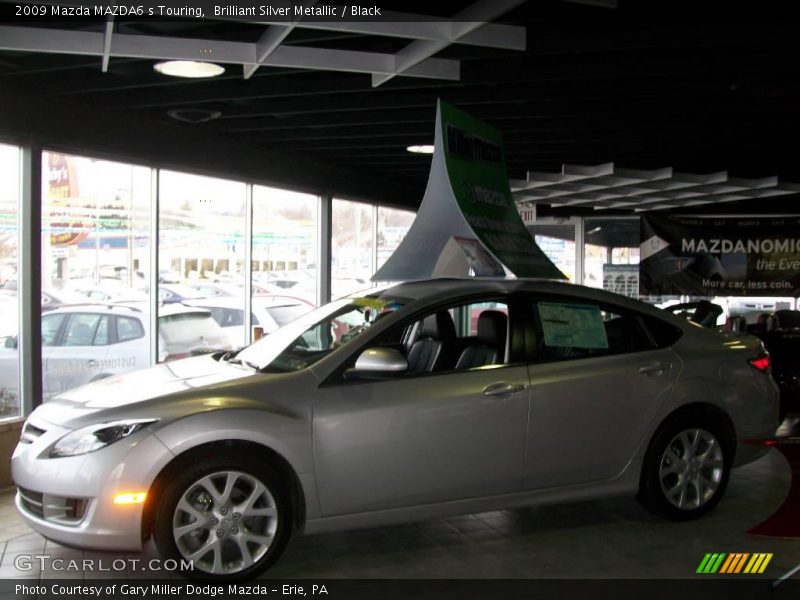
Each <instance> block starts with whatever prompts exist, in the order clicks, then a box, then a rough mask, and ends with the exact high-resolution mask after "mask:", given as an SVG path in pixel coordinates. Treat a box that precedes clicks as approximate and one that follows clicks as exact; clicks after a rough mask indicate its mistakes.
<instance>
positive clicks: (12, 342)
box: [5, 335, 17, 348]
mask: <svg viewBox="0 0 800 600" xmlns="http://www.w3.org/2000/svg"><path fill="white" fill-rule="evenodd" d="M5 347H6V348H16V347H17V336H15V335H10V336H8V337H7V338H6V343H5Z"/></svg>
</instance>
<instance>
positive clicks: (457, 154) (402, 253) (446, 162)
mask: <svg viewBox="0 0 800 600" xmlns="http://www.w3.org/2000/svg"><path fill="white" fill-rule="evenodd" d="M434 146H435V150H434V153H433V157H432V159H431V171H430V176H429V177H428V187H427V188H426V189H425V196H424V197H423V199H422V204H421V205H420V208H419V211H418V213H417V217H416V219H415V220H414V223H413V224H412V226H411V229H410V230H409V232H408V234H407V235H406V237H405V238H404V239H403V241H402V242H401V243H400V246H399V247H398V248H397V250H395V252H394V254H392V256H390V257H389V259H388V260H387V261H386V263H385V264H384V265H383V266H382V267H381V268H380V269H379V270H378V272H377V273H375V275H373V276H372V280H373V281H408V280H413V279H427V278H430V277H444V276H451V277H466V276H468V275H473V276H478V277H480V276H490V275H491V276H495V275H496V274H498V273H499V274H500V275H501V276H502V274H504V273H505V271H504V270H503V269H502V267H505V268H506V269H507V270H508V271H510V272H511V273H512V274H513V275H515V276H517V277H544V278H549V279H566V277H565V276H564V275H563V273H561V271H559V270H558V268H557V267H556V266H555V265H554V264H553V263H552V262H550V259H549V258H547V256H546V255H545V254H544V252H542V250H541V249H540V248H539V247H538V246H537V245H536V242H534V240H533V238H532V237H531V234H530V233H528V230H527V229H526V228H525V225H524V224H523V222H522V219H521V218H520V214H519V212H518V211H517V207H516V204H515V203H514V199H513V198H512V196H511V188H510V186H509V184H508V176H507V174H506V166H505V158H504V154H503V146H502V141H501V139H500V133H499V132H498V131H497V130H495V129H494V128H492V127H490V126H489V125H487V124H486V123H483V122H481V121H479V120H477V119H475V118H473V117H471V116H469V115H468V114H466V113H464V112H462V111H460V110H458V109H456V108H454V107H452V106H450V105H449V104H447V103H445V102H442V101H439V104H438V110H437V113H436V133H435V139H434Z"/></svg>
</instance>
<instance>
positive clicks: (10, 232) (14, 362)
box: [0, 144, 20, 419]
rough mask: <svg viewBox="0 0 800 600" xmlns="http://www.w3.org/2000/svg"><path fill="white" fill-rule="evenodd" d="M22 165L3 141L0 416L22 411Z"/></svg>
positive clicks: (0, 156) (14, 149)
mask: <svg viewBox="0 0 800 600" xmlns="http://www.w3.org/2000/svg"><path fill="white" fill-rule="evenodd" d="M19 166H20V152H19V148H17V147H16V146H7V145H4V144H0V314H2V315H3V318H2V319H0V419H9V418H14V417H18V416H19V415H20V379H19V372H20V371H19V368H20V367H19V351H18V343H17V342H18V335H19V295H18V292H17V288H18V285H19V281H18V277H19V201H20V181H19Z"/></svg>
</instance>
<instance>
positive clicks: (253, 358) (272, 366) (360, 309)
mask: <svg viewBox="0 0 800 600" xmlns="http://www.w3.org/2000/svg"><path fill="white" fill-rule="evenodd" d="M402 305H403V303H402V302H399V301H396V300H392V299H385V298H376V297H374V296H367V297H361V298H343V299H341V300H337V301H335V302H331V303H330V304H326V305H325V306H321V307H320V308H318V309H316V310H313V311H311V312H309V313H307V314H305V315H302V316H300V317H299V318H297V319H296V320H294V321H292V322H291V323H289V324H288V325H286V326H284V327H281V328H280V329H278V330H277V331H275V332H274V333H271V334H269V335H268V336H267V337H265V338H263V339H261V340H259V341H258V342H256V343H255V344H252V345H250V346H248V347H247V348H245V349H244V350H242V351H241V352H240V353H239V354H238V355H237V358H238V359H239V360H241V361H242V362H243V363H245V364H251V365H253V366H256V367H258V368H259V369H261V370H264V371H267V372H277V373H280V372H286V371H299V370H300V369H304V368H306V367H308V366H310V365H313V364H314V363H315V362H317V361H318V360H320V359H322V358H323V357H325V356H327V355H328V354H329V353H330V352H332V351H333V350H335V349H336V348H339V347H340V346H343V345H344V344H347V343H349V342H351V341H352V340H354V339H355V338H357V337H358V336H359V335H361V334H362V333H364V332H365V331H366V330H367V329H369V328H370V327H371V326H372V324H373V323H375V321H377V320H378V319H381V318H383V317H384V316H386V315H388V314H391V313H393V312H394V311H396V310H397V309H399V308H400V307H401V306H402Z"/></svg>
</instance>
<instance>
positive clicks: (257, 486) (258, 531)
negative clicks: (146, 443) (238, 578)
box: [172, 471, 278, 575]
mask: <svg viewBox="0 0 800 600" xmlns="http://www.w3.org/2000/svg"><path fill="white" fill-rule="evenodd" d="M277 527H278V508H277V504H276V502H275V498H274V497H273V495H272V494H271V493H270V491H269V489H268V488H267V486H265V485H264V484H263V483H262V482H261V481H259V480H258V479H257V478H256V477H254V476H252V475H250V474H248V473H242V472H239V471H219V472H216V473H212V474H210V475H206V476H204V477H202V478H200V479H198V480H197V481H196V482H194V483H193V484H191V485H190V486H188V487H187V488H186V491H185V492H184V493H183V495H182V496H181V497H180V500H179V501H178V504H177V506H176V507H175V513H174V516H173V520H172V535H173V539H174V540H175V545H176V546H177V548H178V551H179V552H180V553H181V555H182V556H183V557H184V558H185V559H188V560H191V561H192V562H193V564H194V568H195V569H199V570H201V571H204V572H206V573H210V574H214V575H222V574H232V573H237V572H239V571H243V570H245V569H247V568H248V567H251V566H252V565H253V564H255V563H256V562H258V561H259V560H260V559H261V558H263V557H264V555H265V554H266V553H267V551H268V550H269V548H270V546H271V545H272V543H273V540H274V539H275V532H276V530H277Z"/></svg>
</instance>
